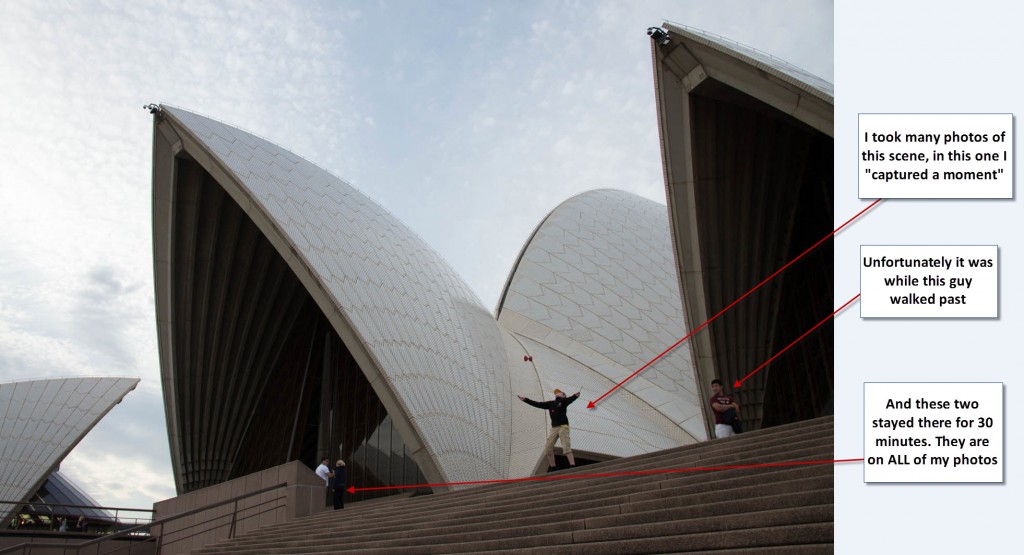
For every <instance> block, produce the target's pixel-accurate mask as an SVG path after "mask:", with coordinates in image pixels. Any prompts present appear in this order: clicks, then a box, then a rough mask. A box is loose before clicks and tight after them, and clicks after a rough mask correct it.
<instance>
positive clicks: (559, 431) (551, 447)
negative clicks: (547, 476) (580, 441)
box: [518, 389, 580, 472]
mask: <svg viewBox="0 0 1024 555" xmlns="http://www.w3.org/2000/svg"><path fill="white" fill-rule="evenodd" d="M554 393H555V398H554V400H552V401H544V402H537V401H531V400H530V399H527V398H526V397H523V396H522V395H519V396H518V397H519V400H520V401H522V402H524V403H526V404H527V405H530V406H532V407H537V408H539V409H546V410H547V411H548V415H549V416H551V432H550V433H549V434H548V440H547V441H546V442H545V443H544V453H546V454H547V456H548V472H551V471H552V470H554V469H555V440H560V441H561V442H562V453H563V454H565V457H566V458H567V459H569V466H576V457H573V456H572V443H571V442H570V440H569V417H568V416H567V415H566V414H565V411H566V409H567V408H569V405H571V404H572V402H573V401H575V400H576V399H579V398H580V392H579V391H577V392H576V394H575V395H573V396H571V397H566V396H565V393H563V392H562V390H561V389H556V390H555V391H554Z"/></svg>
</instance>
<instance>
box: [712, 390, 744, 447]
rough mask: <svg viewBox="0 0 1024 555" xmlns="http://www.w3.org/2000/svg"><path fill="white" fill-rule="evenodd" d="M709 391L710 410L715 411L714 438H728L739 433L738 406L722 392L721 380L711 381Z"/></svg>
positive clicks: (740, 429)
mask: <svg viewBox="0 0 1024 555" xmlns="http://www.w3.org/2000/svg"><path fill="white" fill-rule="evenodd" d="M711 391H712V393H711V409H712V410H713V411H715V437H717V438H723V437H729V436H734V435H736V434H738V433H739V432H741V431H742V428H740V406H739V405H738V404H736V401H734V400H733V398H732V396H731V395H726V394H725V393H724V392H723V391H722V380H718V379H715V380H711ZM738 428H739V429H738Z"/></svg>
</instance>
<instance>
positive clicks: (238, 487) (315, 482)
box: [153, 461, 326, 555]
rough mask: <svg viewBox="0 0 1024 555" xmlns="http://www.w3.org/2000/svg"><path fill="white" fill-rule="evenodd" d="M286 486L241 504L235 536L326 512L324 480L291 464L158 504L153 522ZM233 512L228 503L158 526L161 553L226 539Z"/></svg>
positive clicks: (248, 499) (177, 551) (156, 532)
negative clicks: (277, 486)
mask: <svg viewBox="0 0 1024 555" xmlns="http://www.w3.org/2000/svg"><path fill="white" fill-rule="evenodd" d="M282 483H283V484H286V486H285V487H281V488H277V489H274V490H271V491H269V492H265V493H262V494H260V495H257V496H253V497H249V498H246V499H243V500H241V501H238V513H237V520H236V522H235V531H234V537H238V536H242V535H245V534H247V533H249V532H252V531H253V530H256V529H258V528H262V527H264V526H270V525H273V524H282V523H285V522H289V521H291V520H294V519H296V518H300V517H304V516H307V515H310V514H313V513H317V512H320V511H322V510H324V509H325V508H326V506H325V499H326V497H325V496H326V492H325V488H324V482H323V480H321V479H320V478H318V477H317V475H316V473H314V472H313V471H312V470H310V469H309V468H308V467H307V466H306V465H304V464H302V463H301V462H298V461H292V462H290V463H287V464H283V465H281V466H276V467H274V468H270V469H267V470H264V471H262V472H257V473H254V474H249V475H248V476H243V477H241V478H237V479H235V480H231V481H229V482H224V483H222V484H218V485H216V486H211V487H208V488H204V489H201V490H198V491H194V492H191V493H187V494H184V495H179V496H178V497H174V498H171V499H167V500H164V501H160V502H158V503H155V504H154V505H153V510H154V511H155V514H154V515H153V520H154V521H157V520H161V519H163V518H167V517H171V516H173V515H176V514H181V513H185V512H188V511H191V510H193V509H199V508H201V507H205V506H208V505H213V504H215V503H218V502H221V501H225V500H228V499H231V498H234V497H238V496H241V495H245V494H247V493H250V492H254V491H259V490H260V489H263V488H267V487H271V486H274V485H277V484H282ZM234 511H235V504H234V503H228V504H226V505H223V506H221V507H217V508H214V509H209V510H206V511H201V512H199V513H196V514H193V515H189V516H185V517H182V518H180V519H176V520H173V521H171V522H168V523H166V524H163V525H160V526H156V527H154V529H153V535H154V536H157V537H158V538H159V541H160V546H161V548H160V553H161V555H170V554H177V553H188V552H189V551H191V550H192V549H196V548H199V547H202V546H205V545H207V544H210V543H213V542H217V541H222V540H225V539H227V538H228V537H229V534H230V533H231V520H232V513H233V512H234Z"/></svg>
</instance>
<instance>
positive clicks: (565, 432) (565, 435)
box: [558, 426, 576, 466]
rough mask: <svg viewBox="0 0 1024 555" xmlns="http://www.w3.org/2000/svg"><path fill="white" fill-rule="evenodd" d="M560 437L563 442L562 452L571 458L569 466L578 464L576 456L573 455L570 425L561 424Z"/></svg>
mask: <svg viewBox="0 0 1024 555" xmlns="http://www.w3.org/2000/svg"><path fill="white" fill-rule="evenodd" d="M558 439H559V440H560V441H561V442H562V453H564V454H565V458H567V459H569V466H576V457H574V456H573V455H572V442H571V441H570V439H569V427H568V426H561V427H559V429H558Z"/></svg>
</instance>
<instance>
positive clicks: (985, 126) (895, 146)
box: [857, 112, 1016, 199]
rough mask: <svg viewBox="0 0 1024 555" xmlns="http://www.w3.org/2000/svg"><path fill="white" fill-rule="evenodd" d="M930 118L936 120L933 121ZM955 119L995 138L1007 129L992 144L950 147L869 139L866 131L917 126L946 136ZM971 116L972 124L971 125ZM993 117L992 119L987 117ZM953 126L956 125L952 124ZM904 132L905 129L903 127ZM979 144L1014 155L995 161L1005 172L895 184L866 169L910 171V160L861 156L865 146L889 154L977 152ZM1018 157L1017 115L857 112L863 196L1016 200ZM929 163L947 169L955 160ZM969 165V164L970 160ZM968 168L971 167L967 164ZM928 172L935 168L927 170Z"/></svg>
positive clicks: (920, 129)
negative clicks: (993, 176)
mask: <svg viewBox="0 0 1024 555" xmlns="http://www.w3.org/2000/svg"><path fill="white" fill-rule="evenodd" d="M875 119H878V120H886V122H887V123H886V124H885V125H882V124H880V123H879V124H875V123H874V122H871V121H865V120H875ZM929 120H931V121H929ZM950 120H960V121H962V122H963V123H962V124H961V127H960V129H963V130H964V131H965V132H966V131H968V130H969V131H981V132H987V133H988V134H989V135H990V136H991V135H992V134H994V133H997V132H1002V131H1007V137H1006V141H1005V142H997V143H994V142H992V140H991V139H990V140H989V142H987V143H956V144H950V145H943V144H939V145H929V144H921V143H913V145H912V146H910V145H908V144H907V143H865V141H864V133H865V132H872V131H875V130H877V131H882V130H887V131H891V130H894V128H900V127H901V126H902V128H907V129H909V128H912V129H914V130H915V131H916V132H918V133H939V134H945V133H946V132H949V131H951V130H953V131H955V130H957V129H955V127H956V126H955V124H951V123H950ZM968 120H972V125H971V126H970V127H966V125H967V123H968ZM984 120H988V121H984ZM951 125H952V127H951ZM900 130H902V129H900ZM978 145H985V146H986V147H992V146H993V145H996V146H995V147H993V148H991V149H990V150H1000V151H1005V152H1006V153H1007V155H1008V156H1009V158H1008V159H1007V160H1006V161H1005V162H992V163H990V165H991V167H996V166H999V167H1002V168H1003V169H1004V173H1003V174H1001V176H1000V178H999V179H996V180H992V181H989V180H961V181H945V180H938V181H936V180H932V179H931V178H930V177H929V179H928V180H914V181H896V182H888V183H885V182H878V181H876V180H874V179H871V178H870V175H868V174H866V173H865V170H866V169H871V170H872V171H891V170H895V169H903V170H905V169H907V167H908V166H907V165H906V164H908V163H907V162H885V161H871V162H866V161H865V160H863V159H862V157H861V153H862V152H863V151H864V150H866V149H874V148H879V149H882V150H885V151H886V152H919V151H925V152H931V151H932V150H938V151H940V152H946V151H948V150H950V149H954V148H962V149H964V150H973V149H974V148H977V147H978ZM1015 158H1016V157H1015V155H1014V127H1013V114H1012V113H895V114H886V113H870V112H868V113H860V114H858V115H857V175H858V178H857V184H858V195H859V197H860V198H862V199H876V198H944V199H967V198H990V199H1011V198H1013V182H1014V172H1015V167H1016V163H1015ZM936 164H940V163H936V162H931V163H929V165H930V166H932V168H936V169H937V168H946V169H948V168H949V167H950V166H949V165H948V164H956V162H941V164H943V166H939V165H936ZM965 164H970V162H966V163H965ZM964 167H965V168H966V167H969V166H964ZM928 171H929V173H930V172H931V171H932V169H929V170H928Z"/></svg>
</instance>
